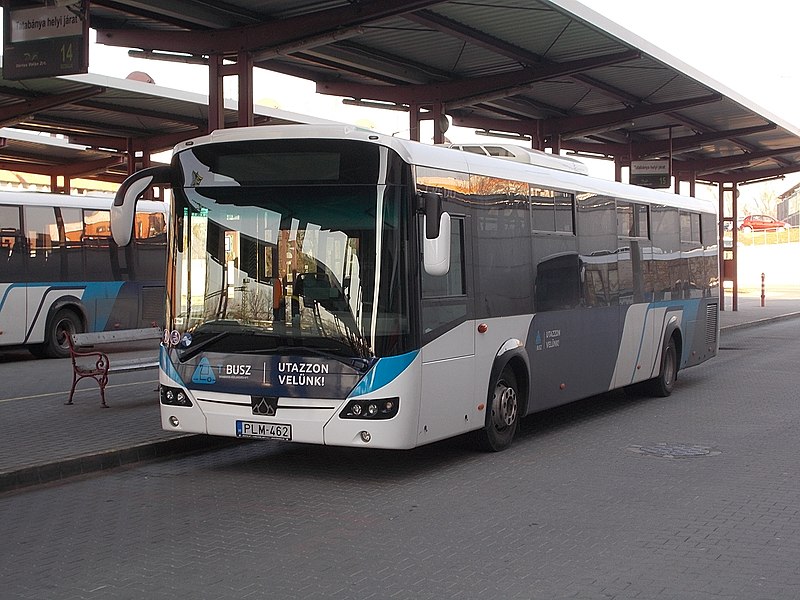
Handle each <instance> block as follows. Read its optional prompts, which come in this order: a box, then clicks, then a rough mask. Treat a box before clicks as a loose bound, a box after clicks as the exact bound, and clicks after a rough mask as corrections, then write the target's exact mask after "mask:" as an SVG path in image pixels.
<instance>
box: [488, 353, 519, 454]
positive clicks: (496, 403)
mask: <svg viewBox="0 0 800 600" xmlns="http://www.w3.org/2000/svg"><path fill="white" fill-rule="evenodd" d="M519 414H520V397H519V386H518V385H517V378H516V377H515V376H514V371H513V370H512V369H511V367H509V366H507V367H505V369H503V371H502V373H500V376H499V377H498V378H497V380H496V381H495V383H494V386H493V388H492V394H491V396H490V398H489V402H488V406H487V407H486V423H485V425H484V427H483V429H481V430H479V432H478V433H479V436H478V442H479V445H480V447H481V448H482V449H484V450H487V451H490V452H499V451H501V450H505V449H506V448H508V446H510V445H511V442H512V440H513V439H514V434H515V433H516V432H517V425H518V424H519Z"/></svg>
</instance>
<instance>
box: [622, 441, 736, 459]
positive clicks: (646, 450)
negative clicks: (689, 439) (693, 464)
mask: <svg viewBox="0 0 800 600" xmlns="http://www.w3.org/2000/svg"><path fill="white" fill-rule="evenodd" d="M628 450H630V451H631V452H636V453H637V454H647V455H649V456H659V457H661V458H695V457H697V456H716V455H717V454H720V452H719V451H718V450H714V448H712V447H711V446H702V445H700V444H668V443H659V444H649V445H647V446H639V445H636V444H633V445H631V446H628Z"/></svg>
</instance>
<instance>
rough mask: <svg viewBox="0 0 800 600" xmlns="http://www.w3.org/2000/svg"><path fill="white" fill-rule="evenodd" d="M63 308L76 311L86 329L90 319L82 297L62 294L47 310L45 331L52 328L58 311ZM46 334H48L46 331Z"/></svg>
mask: <svg viewBox="0 0 800 600" xmlns="http://www.w3.org/2000/svg"><path fill="white" fill-rule="evenodd" d="M62 309H67V310H71V311H72V312H74V313H75V314H76V315H77V316H78V318H79V319H80V321H81V325H83V328H84V331H85V330H86V324H87V323H88V321H89V317H88V315H87V314H86V307H85V306H84V305H83V302H81V299H80V298H78V297H77V296H72V295H67V296H62V297H60V298H59V299H58V300H56V301H55V302H53V303H52V304H51V305H50V308H49V309H48V310H47V319H46V320H45V332H47V331H49V330H50V327H51V326H52V324H53V319H54V318H55V316H56V314H57V313H58V311H60V310H62ZM45 335H47V334H46V333H45Z"/></svg>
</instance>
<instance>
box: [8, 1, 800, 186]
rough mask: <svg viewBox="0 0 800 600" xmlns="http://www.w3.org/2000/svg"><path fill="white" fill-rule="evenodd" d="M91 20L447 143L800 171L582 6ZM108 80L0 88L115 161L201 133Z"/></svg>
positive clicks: (144, 43) (172, 102)
mask: <svg viewBox="0 0 800 600" xmlns="http://www.w3.org/2000/svg"><path fill="white" fill-rule="evenodd" d="M67 3H68V2H67ZM89 21H90V22H89V25H90V26H91V27H92V28H94V29H96V30H97V41H98V42H99V43H101V44H108V45H114V46H120V47H125V48H130V49H134V50H133V51H134V52H135V53H136V54H137V55H139V56H145V57H153V58H159V59H166V60H177V61H182V62H201V63H206V64H209V66H210V67H212V68H215V69H216V72H217V73H218V74H221V75H222V76H225V75H226V74H239V75H240V78H241V74H242V73H244V72H245V71H244V70H243V69H239V70H238V71H237V70H230V67H231V66H232V65H239V66H242V65H244V66H246V67H247V68H251V67H253V66H255V67H261V68H264V69H268V70H271V71H276V72H281V73H285V74H289V75H294V76H298V77H302V78H305V79H308V80H312V81H314V82H316V84H317V90H318V91H319V92H321V93H325V94H332V95H336V96H341V97H343V98H345V99H346V101H349V102H351V103H356V104H364V105H370V106H375V105H377V106H384V107H388V108H393V109H398V110H407V111H409V114H410V123H411V129H412V131H414V127H415V126H417V125H418V123H419V119H425V118H430V119H433V120H434V123H435V125H434V133H435V134H436V133H438V134H439V137H441V134H442V133H443V128H444V127H443V120H442V118H441V117H442V116H443V115H447V116H449V117H450V118H451V119H452V121H453V122H454V123H456V124H458V125H462V126H466V127H471V128H475V129H476V130H480V131H485V132H493V133H500V134H511V135H514V136H518V137H522V138H524V139H526V140H527V139H529V140H530V143H531V145H532V146H533V147H536V148H545V147H549V148H553V149H555V150H557V151H565V150H566V151H572V152H576V153H579V154H585V155H593V156H600V157H608V158H611V159H614V160H615V161H616V164H617V166H618V168H622V167H624V166H628V165H630V163H631V161H636V160H655V159H664V158H667V157H669V158H671V159H672V165H673V168H672V173H673V175H675V176H676V178H678V179H681V180H689V181H707V182H712V183H713V182H716V183H745V182H752V181H758V180H762V179H769V178H774V177H780V176H782V175H784V174H787V173H790V172H794V171H798V170H800V130H798V129H797V128H796V127H794V126H793V125H791V124H789V123H787V122H784V121H782V120H781V119H780V118H779V117H777V116H775V115H771V114H769V113H768V112H767V111H766V110H764V109H763V108H761V107H758V106H756V105H755V104H754V103H753V102H751V101H749V100H747V99H746V98H743V97H741V96H740V95H738V94H737V93H736V92H734V91H732V90H730V89H726V88H725V87H724V86H722V85H721V84H719V83H718V82H715V81H713V80H711V79H710V78H708V77H707V76H705V75H704V74H702V73H700V72H698V71H697V70H695V69H693V68H692V67H691V66H689V65H687V64H685V63H682V62H681V61H679V60H678V59H676V58H674V57H672V56H670V55H668V54H667V53H665V52H663V51H662V50H660V49H659V48H657V47H655V46H653V45H652V44H649V43H648V42H647V41H646V40H644V39H642V38H640V37H638V36H636V35H634V34H633V33H631V32H629V31H627V30H625V29H623V28H621V27H620V26H618V25H617V24H616V23H614V22H612V21H610V20H608V19H606V18H604V17H603V16H602V15H600V14H598V13H596V12H594V11H592V10H590V9H588V8H586V7H585V6H583V5H582V4H580V3H578V2H576V1H575V0H476V1H470V2H463V1H456V0H450V1H441V0H360V1H358V2H354V1H352V0H226V1H225V2H214V3H210V2H207V1H205V0H135V1H134V0H92V1H91V2H90V4H89ZM214 65H216V67H214ZM226 69H228V71H226ZM210 70H211V69H210ZM101 79H102V78H98V77H97V76H92V75H85V76H74V77H59V78H52V79H37V80H26V81H22V82H9V81H0V115H2V118H1V119H0V123H2V124H3V125H6V126H13V127H15V128H20V127H21V128H24V129H31V130H37V131H46V132H52V133H61V134H64V135H66V136H67V138H68V139H69V141H70V142H71V143H74V144H83V145H87V146H91V147H93V148H105V149H111V150H113V151H115V152H121V151H125V150H131V149H133V150H135V151H144V150H151V151H152V150H156V149H163V148H167V147H170V146H171V145H172V144H174V143H175V141H180V139H185V138H186V137H191V136H193V135H197V134H198V133H205V132H206V131H207V129H208V128H209V126H207V123H208V122H209V121H208V113H207V112H204V110H206V109H204V107H203V101H202V100H199V101H197V102H193V101H190V102H187V101H186V98H178V99H176V98H174V97H163V94H162V95H159V94H155V93H153V94H148V93H146V92H145V91H143V90H155V88H154V87H153V86H151V87H150V88H147V87H145V88H143V87H142V86H146V85H149V84H142V83H140V82H130V83H127V84H125V85H124V86H121V87H120V86H110V85H107V84H104V83H103V82H102V81H101ZM214 81H215V80H214V79H213V77H210V79H209V82H210V89H211V92H212V94H214V93H215V92H214V89H213V88H214ZM216 81H217V82H219V81H221V79H217V80H216ZM242 89H244V90H246V86H245V87H244V88H242V87H241V86H240V90H242ZM217 93H218V92H217ZM173 95H174V94H173ZM167 96H169V95H167ZM240 96H241V92H240ZM201 98H202V97H201ZM249 99H250V100H252V89H251V90H250V98H249ZM112 105H113V108H110V107H111V106H112ZM231 111H232V112H231ZM235 112H236V110H235V108H234V109H230V110H229V108H228V107H227V106H226V107H225V109H224V111H223V115H222V116H221V117H219V118H218V121H217V122H218V123H224V124H226V126H227V124H228V123H235V122H236V117H235V114H233V113H235ZM279 119H280V117H277V116H268V115H263V114H262V115H259V114H256V115H253V122H254V123H259V122H276V120H278V121H279ZM415 119H416V121H415ZM211 128H213V127H211ZM417 131H418V129H417Z"/></svg>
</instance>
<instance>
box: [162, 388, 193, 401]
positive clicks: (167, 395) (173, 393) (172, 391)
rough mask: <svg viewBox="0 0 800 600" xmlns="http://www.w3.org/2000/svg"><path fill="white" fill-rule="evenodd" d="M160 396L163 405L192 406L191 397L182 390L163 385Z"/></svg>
mask: <svg viewBox="0 0 800 600" xmlns="http://www.w3.org/2000/svg"><path fill="white" fill-rule="evenodd" d="M159 396H160V397H161V404H166V405H167V406H192V401H191V400H189V395H188V394H187V393H186V392H185V391H184V390H182V389H181V388H175V387H168V386H166V385H162V386H160V393H159Z"/></svg>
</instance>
